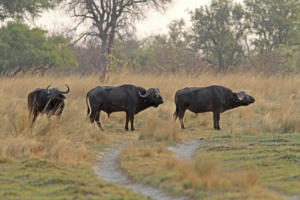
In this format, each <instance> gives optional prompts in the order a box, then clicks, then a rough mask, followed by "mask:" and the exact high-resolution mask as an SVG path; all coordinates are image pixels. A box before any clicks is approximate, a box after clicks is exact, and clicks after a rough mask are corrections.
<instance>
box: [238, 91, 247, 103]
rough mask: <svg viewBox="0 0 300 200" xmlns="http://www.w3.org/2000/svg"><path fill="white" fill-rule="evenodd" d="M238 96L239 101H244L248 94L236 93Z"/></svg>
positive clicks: (243, 92)
mask: <svg viewBox="0 0 300 200" xmlns="http://www.w3.org/2000/svg"><path fill="white" fill-rule="evenodd" d="M236 96H237V97H238V99H239V100H240V101H242V100H243V99H244V98H245V96H246V92H245V91H240V92H238V93H236Z"/></svg>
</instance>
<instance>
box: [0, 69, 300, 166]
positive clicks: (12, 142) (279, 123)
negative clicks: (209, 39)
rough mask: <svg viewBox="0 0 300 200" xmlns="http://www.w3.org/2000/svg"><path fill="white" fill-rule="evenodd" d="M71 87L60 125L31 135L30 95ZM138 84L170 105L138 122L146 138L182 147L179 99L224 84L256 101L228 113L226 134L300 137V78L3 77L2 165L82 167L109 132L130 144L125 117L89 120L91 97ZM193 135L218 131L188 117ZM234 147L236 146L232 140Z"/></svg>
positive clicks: (42, 120) (205, 120) (42, 122)
mask: <svg viewBox="0 0 300 200" xmlns="http://www.w3.org/2000/svg"><path fill="white" fill-rule="evenodd" d="M65 83H67V84H69V85H70V88H71V92H70V94H68V95H67V99H66V106H65V110H64V112H63V115H62V117H61V118H60V119H58V118H55V117H52V118H51V119H50V120H48V118H47V117H46V116H40V117H38V119H37V121H36V123H35V126H34V128H33V129H31V128H29V123H28V110H27V95H28V93H29V92H30V91H32V90H34V89H35V88H37V87H41V88H43V87H46V86H47V85H48V84H51V85H52V86H54V87H60V88H63V87H64V84H65ZM124 83H130V84H136V85H139V86H142V87H145V88H149V87H158V88H160V91H161V95H162V96H163V98H164V101H165V103H164V104H162V105H161V106H159V107H158V109H154V108H151V109H147V110H146V111H143V112H142V113H141V114H139V115H138V116H137V117H136V118H135V122H136V125H137V132H135V133H134V134H140V137H142V138H147V137H153V138H156V139H157V140H158V141H160V140H173V141H176V140H178V139H179V138H180V135H181V134H182V133H181V130H180V127H179V123H178V122H176V123H175V122H173V121H172V114H173V113H174V110H175V105H174V94H175V92H176V91H177V90H178V89H181V88H183V87H188V86H208V85H212V84H218V85H223V86H226V87H229V88H231V89H232V90H233V91H239V90H245V91H246V92H247V93H249V94H250V95H252V96H253V97H255V99H256V102H255V103H254V104H253V105H250V106H248V107H244V108H237V109H235V110H232V111H227V112H226V113H224V114H222V115H221V128H222V129H223V131H228V132H231V133H234V134H239V133H246V134H264V133H265V132H269V133H272V132H282V133H286V132H299V131H300V109H299V107H300V91H299V90H300V89H299V85H300V76H299V75H293V76H269V77H265V76H263V75H253V74H250V73H248V74H226V75H224V74H209V73H205V74H201V75H199V76H193V75H187V74H173V75H171V74H161V75H157V74H136V73H133V72H122V73H118V74H109V77H108V79H107V82H106V83H103V82H100V81H99V79H98V77H97V76H79V75H69V76H59V75H58V76H54V75H52V76H44V77H38V76H36V77H33V76H23V77H14V78H0V113H1V116H0V122H1V128H0V161H2V162H6V161H9V160H13V159H19V158H24V157H38V158H41V159H48V160H54V161H60V162H65V163H70V164H73V163H78V162H79V163H80V162H84V161H86V160H87V159H89V155H90V150H89V148H88V145H89V144H91V143H94V144H99V143H100V144H105V143H107V142H109V141H111V140H113V139H112V137H111V135H112V134H110V133H112V132H116V133H117V134H113V135H114V136H116V135H118V134H119V135H122V137H130V135H132V133H130V132H129V133H126V132H125V131H123V127H124V121H125V115H124V114H123V113H120V114H112V116H111V118H110V119H109V120H107V118H106V116H105V115H103V113H102V115H101V121H102V122H103V121H104V122H103V123H102V124H103V126H104V129H105V131H104V132H101V131H100V130H99V129H98V128H97V127H96V125H91V124H90V123H89V122H88V120H87V119H86V105H85V96H86V93H87V92H88V91H89V90H90V89H91V88H93V87H95V86H98V85H121V84H124ZM184 120H185V125H186V128H187V130H189V128H191V127H192V128H193V130H194V129H196V130H197V131H202V130H204V129H206V130H207V129H209V130H211V131H213V129H212V115H211V114H199V115H198V117H195V116H194V115H193V114H190V113H189V112H187V113H186V116H185V118H184ZM233 142H234V141H233Z"/></svg>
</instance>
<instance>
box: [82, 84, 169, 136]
mask: <svg viewBox="0 0 300 200" xmlns="http://www.w3.org/2000/svg"><path fill="white" fill-rule="evenodd" d="M86 103H87V107H88V108H87V114H88V116H89V118H90V121H91V123H93V122H94V121H96V123H97V125H98V127H99V128H100V129H101V130H103V128H102V126H101V123H100V121H99V117H100V112H101V110H103V111H104V112H106V113H107V114H108V117H109V115H110V114H111V113H113V112H119V111H124V112H125V113H126V123H125V130H128V122H129V120H130V122H131V130H132V131H133V130H134V124H133V121H134V115H135V114H138V113H139V112H141V111H142V110H145V109H146V108H148V107H150V106H154V107H158V106H159V105H160V104H162V103H163V99H162V97H161V96H160V93H159V89H158V88H149V89H148V90H145V89H144V88H142V87H138V86H134V85H121V86H118V87H113V86H99V87H96V88H94V89H92V90H90V91H89V92H88V93H87V96H86Z"/></svg>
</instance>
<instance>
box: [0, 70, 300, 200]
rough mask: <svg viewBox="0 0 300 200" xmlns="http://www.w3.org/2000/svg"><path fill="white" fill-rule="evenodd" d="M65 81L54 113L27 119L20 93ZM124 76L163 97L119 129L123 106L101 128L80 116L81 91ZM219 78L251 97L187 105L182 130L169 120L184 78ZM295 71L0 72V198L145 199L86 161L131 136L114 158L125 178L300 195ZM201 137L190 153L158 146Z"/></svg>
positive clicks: (193, 191) (202, 191) (199, 193)
mask: <svg viewBox="0 0 300 200" xmlns="http://www.w3.org/2000/svg"><path fill="white" fill-rule="evenodd" d="M64 83H67V84H69V86H70V88H71V92H70V93H69V94H68V95H67V99H66V107H65V110H64V112H63V115H62V117H61V118H60V119H57V118H55V117H54V118H51V119H48V118H47V117H46V116H42V117H39V118H38V119H37V121H36V124H35V126H34V128H33V129H30V128H29V126H28V111H27V94H28V93H29V92H30V91H32V90H33V89H35V88H37V87H46V86H47V85H48V84H52V86H54V87H60V88H62V89H63V87H64ZM123 83H131V84H136V85H139V86H143V87H145V88H149V87H159V88H160V91H161V95H162V96H163V98H164V101H165V102H164V104H162V105H161V106H159V107H158V108H149V109H147V110H146V111H144V112H142V113H140V114H138V115H137V116H136V118H135V125H136V130H137V131H135V132H131V131H129V132H125V131H124V123H125V114H124V113H113V114H112V115H111V116H110V118H109V119H108V118H107V116H106V114H105V113H102V115H101V122H102V125H103V127H104V129H105V131H100V130H99V129H98V128H97V127H96V125H95V124H90V123H89V122H88V120H87V119H86V103H85V96H86V93H87V91H88V90H90V89H91V88H93V87H95V86H97V85H120V84H123ZM211 84H219V85H223V86H226V87H229V88H231V89H232V90H233V91H239V90H245V91H246V92H247V93H249V94H250V95H252V96H253V97H255V99H256V102H255V103H254V104H252V105H250V106H248V107H240V108H236V109H234V110H231V111H227V112H225V113H223V114H222V115H221V121H220V125H221V128H222V130H221V131H215V130H213V128H212V114H211V113H205V114H198V116H195V115H194V114H191V113H190V112H186V116H185V118H184V120H185V125H186V129H185V130H181V129H180V126H179V122H178V121H177V122H174V121H173V119H172V114H173V113H174V110H175V105H174V94H175V92H176V90H178V89H180V88H183V87H186V86H207V85H211ZM299 85H300V76H299V75H293V76H269V77H266V76H263V75H257V74H256V75H253V74H251V73H249V74H227V75H223V74H222V75H221V74H209V73H206V74H202V75H199V76H197V77H194V76H192V75H185V74H176V75H169V74H161V75H157V74H155V75H154V74H135V75H133V73H127V72H122V73H118V74H110V75H109V78H108V80H107V82H106V83H101V82H99V80H98V77H97V76H83V77H81V76H76V75H70V76H57V75H56V76H44V77H32V76H26V75H25V76H23V77H14V78H1V79H0V113H1V116H0V122H1V126H0V199H143V198H144V199H146V198H145V197H142V196H140V195H138V194H136V193H134V192H129V191H128V190H126V189H124V188H122V187H119V186H117V185H113V184H110V183H107V182H104V181H101V180H99V179H98V178H97V177H96V175H95V174H94V172H93V169H92V167H93V166H94V165H95V163H96V161H97V154H98V153H99V152H101V151H103V149H104V148H105V147H108V146H112V145H114V144H115V143H117V142H119V141H123V142H124V141H126V140H127V141H135V142H134V145H130V146H129V147H127V148H124V149H123V150H122V152H121V158H120V166H121V169H122V170H123V171H124V173H127V174H128V176H130V177H131V178H132V179H134V180H136V181H138V182H143V183H147V184H150V185H155V186H157V187H162V188H165V189H166V191H169V192H171V193H175V194H176V193H178V194H181V195H182V194H184V195H187V196H190V197H191V198H192V199H283V198H290V197H291V198H292V197H294V195H296V196H298V197H300V190H299V188H300V109H299V107H300V89H299ZM195 138H204V139H203V141H202V144H201V148H200V149H199V151H197V153H196V155H195V156H194V158H193V160H192V161H182V160H178V159H176V158H175V157H174V155H173V154H172V153H171V152H169V151H168V150H167V149H166V146H168V145H173V144H175V143H180V142H182V141H184V140H190V139H195Z"/></svg>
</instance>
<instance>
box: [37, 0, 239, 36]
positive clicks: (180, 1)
mask: <svg viewBox="0 0 300 200" xmlns="http://www.w3.org/2000/svg"><path fill="white" fill-rule="evenodd" d="M173 1H174V2H173V3H172V4H171V5H169V6H168V8H167V10H166V12H165V13H159V12H156V11H149V13H148V14H147V18H146V19H145V20H144V21H141V22H139V23H138V24H137V33H136V35H137V36H138V37H139V38H143V37H146V36H149V35H151V34H157V33H166V32H167V26H168V24H169V23H170V22H171V21H172V20H175V19H181V18H183V19H185V21H186V22H188V21H190V15H189V14H188V11H191V10H192V11H193V10H194V9H195V8H198V7H200V6H202V5H208V4H209V3H210V0H173ZM236 1H238V2H241V0H236ZM35 24H36V25H38V26H40V27H41V28H43V29H47V30H49V31H50V32H51V31H56V32H57V31H58V32H59V30H60V29H65V28H66V27H70V26H71V25H72V22H71V21H70V19H68V18H67V17H66V16H64V14H63V13H62V12H59V11H49V12H47V13H45V14H43V15H42V17H41V18H40V19H38V20H37V21H36V22H35Z"/></svg>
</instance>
